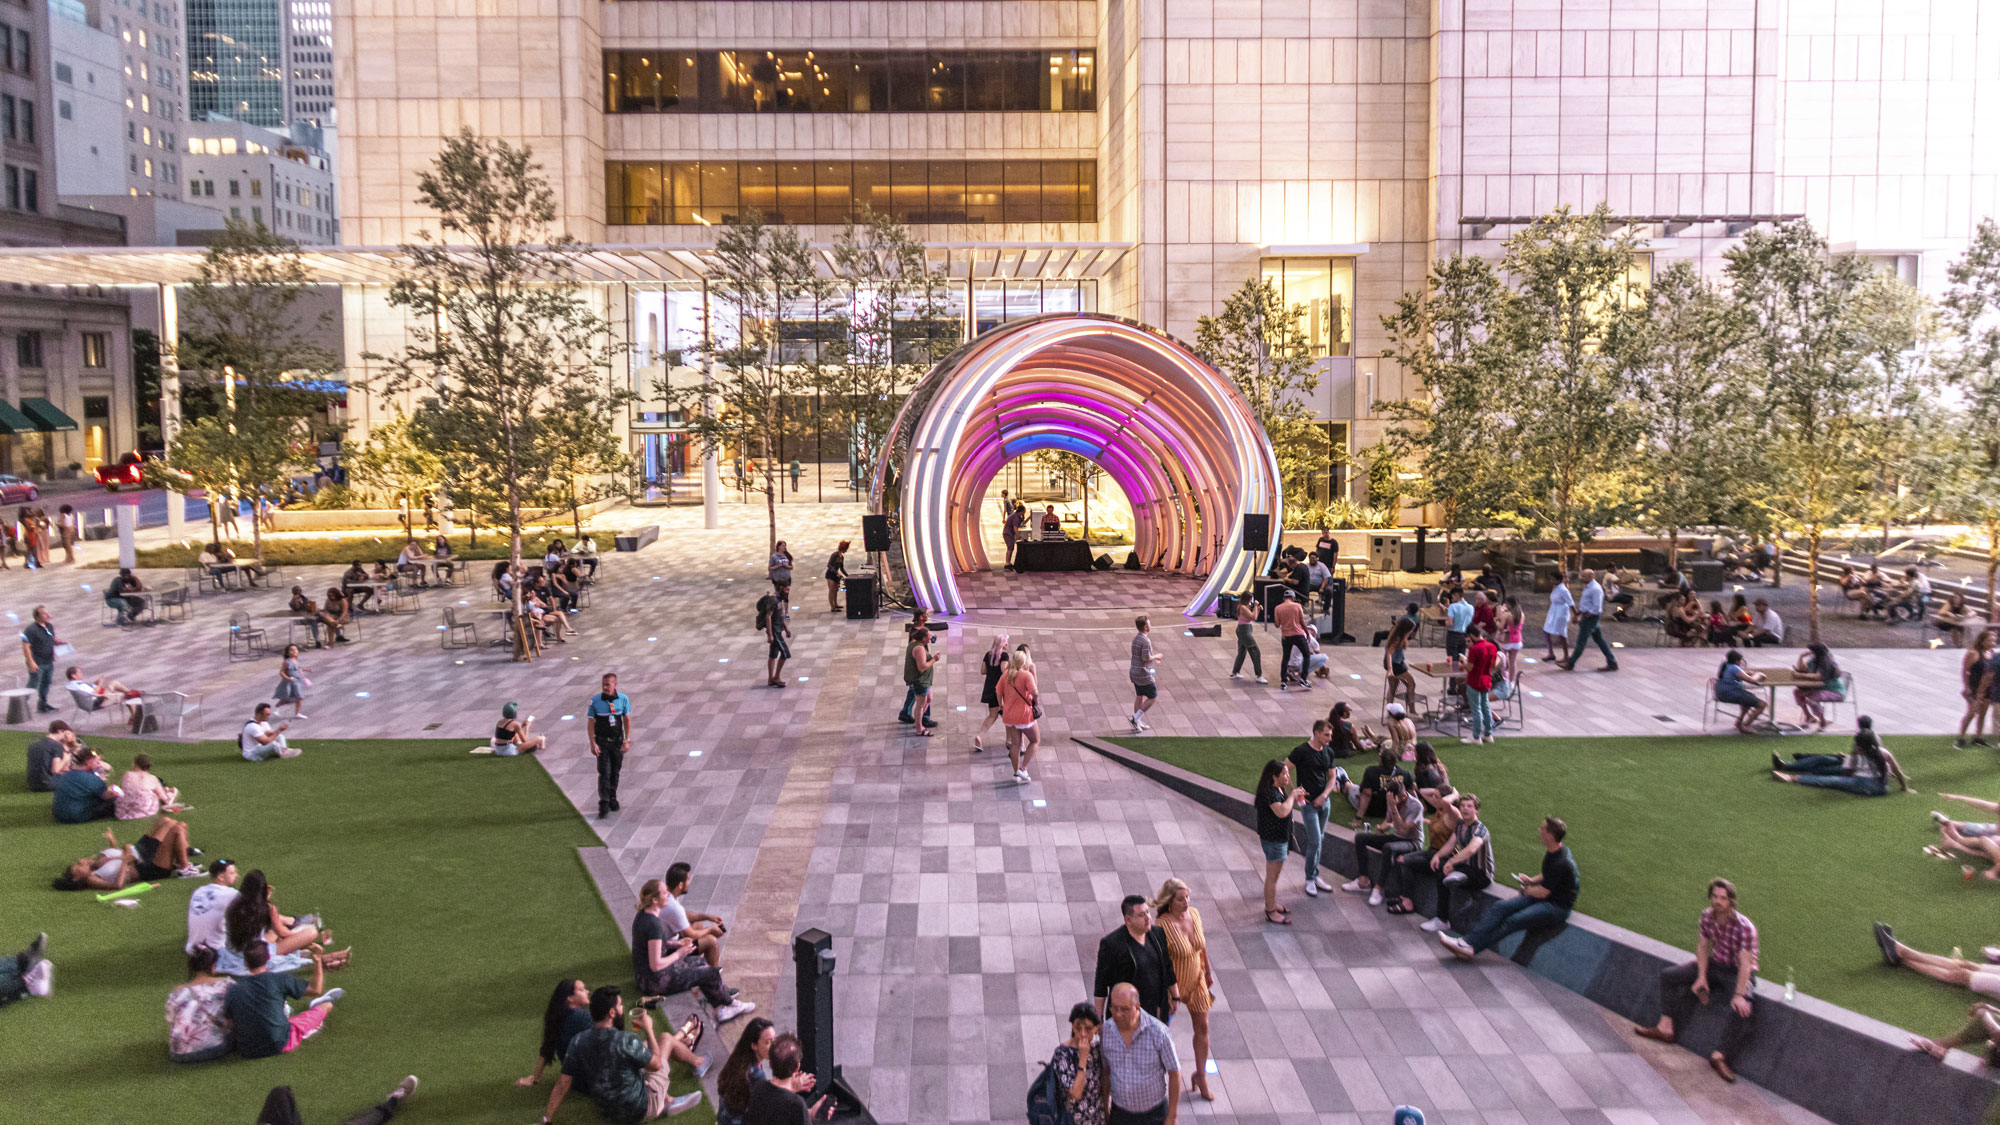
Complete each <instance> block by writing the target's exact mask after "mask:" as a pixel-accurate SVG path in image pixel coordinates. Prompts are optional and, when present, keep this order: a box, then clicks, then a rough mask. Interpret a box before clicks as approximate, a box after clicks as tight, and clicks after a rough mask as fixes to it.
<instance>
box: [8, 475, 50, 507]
mask: <svg viewBox="0 0 2000 1125" xmlns="http://www.w3.org/2000/svg"><path fill="white" fill-rule="evenodd" d="M40 496H41V492H39V491H38V490H37V489H36V488H35V482H34V481H31V480H22V479H21V478H20V477H17V476H11V475H9V474H6V473H0V504H20V503H24V502H26V501H29V500H34V499H37V498H39V497H40Z"/></svg>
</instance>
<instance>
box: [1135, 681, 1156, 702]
mask: <svg viewBox="0 0 2000 1125" xmlns="http://www.w3.org/2000/svg"><path fill="white" fill-rule="evenodd" d="M1132 694H1133V695H1136V696H1138V697H1139V698H1140V699H1158V698H1160V685H1158V684H1133V685H1132Z"/></svg>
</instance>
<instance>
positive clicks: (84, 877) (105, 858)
mask: <svg viewBox="0 0 2000 1125" xmlns="http://www.w3.org/2000/svg"><path fill="white" fill-rule="evenodd" d="M104 838H105V839H106V840H109V841H110V842H111V846H110V847H108V848H105V849H104V850H103V851H101V852H98V853H96V854H94V855H87V856H84V857H83V858H82V859H79V860H77V861H76V862H74V863H72V864H70V865H69V866H68V867H65V868H64V869H63V873H62V874H60V875H58V876H56V877H55V882H54V884H53V885H54V887H55V889H56V890H59V891H117V890H123V889H124V888H126V887H128V886H131V885H132V884H133V883H140V882H151V881H153V880H155V879H172V878H176V877H178V878H182V879H194V878H199V877H200V876H201V869H200V868H198V867H190V866H189V865H188V860H189V857H191V856H192V855H194V854H196V853H195V850H194V849H193V848H190V847H188V831H187V825H185V824H182V823H181V822H180V821H178V820H175V819H174V818H173V817H170V816H168V815H166V814H165V813H162V814H160V819H158V820H156V821H154V822H153V827H152V828H151V829H149V830H148V831H147V832H146V834H145V835H144V836H141V837H139V838H138V839H137V840H134V841H133V842H132V843H130V844H126V845H123V846H121V845H120V844H119V843H118V836H117V834H116V833H115V832H113V831H112V830H111V829H109V828H107V829H105V830H104Z"/></svg>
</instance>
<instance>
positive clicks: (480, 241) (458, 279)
mask: <svg viewBox="0 0 2000 1125" xmlns="http://www.w3.org/2000/svg"><path fill="white" fill-rule="evenodd" d="M417 196H418V199H419V201H420V202H422V203H423V204H424V205H425V206H426V207H428V208H430V209H431V210H432V211H433V212H435V213H436V214H437V220H438V226H439V227H440V228H441V232H442V233H441V234H435V233H433V232H431V231H428V230H425V231H420V232H419V233H418V237H417V241H416V242H414V243H411V244H407V245H405V246H403V247H402V248H401V250H402V254H403V257H404V259H405V265H404V267H403V270H404V272H403V276H402V277H401V279H400V280H398V281H397V282H396V285H395V286H394V288H393V289H391V290H390V294H389V302H390V304H391V305H393V306H395V307H398V308H402V309H404V310H406V312H407V313H408V325H409V327H408V329H407V332H408V336H409V343H408V344H407V345H405V347H404V349H403V351H402V352H401V354H399V355H394V356H371V358H374V359H379V360H381V361H383V363H384V366H385V368H386V372H387V373H386V375H385V377H384V378H383V380H382V382H383V384H384V386H385V387H386V388H387V389H388V390H389V391H390V392H391V393H401V392H410V391H415V392H417V393H419V394H421V395H423V396H424V399H423V402H422V403H421V404H420V407H419V409H420V411H421V412H423V413H424V414H425V415H426V416H427V420H426V429H427V430H429V431H430V432H433V433H440V432H441V433H444V434H447V435H448V436H449V438H450V446H449V448H451V450H452V453H453V455H454V457H455V458H470V459H471V460H472V461H473V462H474V465H475V466H478V467H474V466H467V465H461V464H457V463H453V464H450V465H449V466H448V467H449V468H450V470H451V472H452V476H453V479H454V480H456V479H457V478H458V477H459V476H460V475H461V474H464V473H479V472H488V471H490V472H493V473H496V474H498V477H499V480H498V487H499V489H500V491H501V493H502V495H504V496H505V498H506V506H505V510H506V517H507V533H508V537H509V551H508V557H509V560H510V562H511V563H512V564H513V565H519V564H520V561H521V523H522V520H521V509H522V508H523V507H524V506H525V505H526V503H527V501H528V498H529V496H530V494H531V492H532V491H533V490H534V488H535V486H536V482H538V481H542V480H545V479H546V478H547V475H548V464H547V460H546V453H545V450H546V446H545V445H544V443H543V442H542V441H541V440H540V434H541V430H542V428H543V425H544V420H545V418H546V414H547V411H548V410H549V409H550V407H551V406H552V405H553V404H554V403H555V402H556V401H557V400H558V397H559V396H560V395H561V393H562V392H563V391H564V390H565V389H566V388H568V387H571V386H576V385H579V384H583V385H590V384H597V383H601V382H603V380H604V379H605V378H606V372H607V370H608V368H609V367H610V364H611V360H612V357H613V356H614V354H615V353H616V350H617V346H616V345H615V344H613V343H612V341H611V335H610V332H609V329H608V326H607V325H606V323H605V321H604V318H603V317H602V316H600V315H599V314H598V312H597V310H596V309H594V308H593V307H592V306H591V304H590V302H589V301H588V300H586V299H585V297H584V295H583V293H582V291H581V290H580V288H579V287H578V286H577V284H576V282H575V281H574V280H573V279H574V278H575V276H576V275H577V273H578V272H579V269H578V266H579V261H578V260H579V258H580V257H581V256H582V255H583V254H584V253H585V252H586V251H587V250H588V248H587V247H585V246H584V245H583V244H582V243H580V242H578V241H577V240H575V239H573V238H571V237H570V236H568V235H567V234H563V233H561V232H560V229H559V228H558V226H557V210H556V200H555V193H554V192H553V191H551V190H550V188H549V184H548V180H547V179H546V178H545V177H544V176H543V174H542V170H541V167H540V165H538V164H536V163H535V161H534V158H533V153H532V152H531V151H530V150H529V149H528V148H526V147H520V148H516V147H515V146H513V145H511V144H508V143H507V142H506V141H504V140H497V139H490V138H484V137H480V136H477V135H475V134H474V133H473V132H472V130H471V129H469V128H468V129H463V130H461V131H460V132H459V134H458V135H457V136H454V137H446V138H444V142H443V146H442V148H441V149H440V151H439V152H438V156H437V159H436V160H435V161H433V162H432V164H431V167H430V168H429V169H427V170H426V171H425V172H424V173H423V174H422V175H421V176H420V177H418V180H417ZM447 239H450V240H451V241H447ZM514 596H515V610H516V614H515V618H516V622H517V628H516V630H515V642H514V654H515V659H517V660H526V659H529V653H530V651H531V646H530V645H529V644H528V637H527V628H526V625H525V624H524V623H521V615H520V613H519V609H520V588H519V586H516V587H515V595H514Z"/></svg>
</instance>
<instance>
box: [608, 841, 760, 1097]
mask: <svg viewBox="0 0 2000 1125" xmlns="http://www.w3.org/2000/svg"><path fill="white" fill-rule="evenodd" d="M666 904H667V885H666V883H664V882H662V881H661V880H659V879H648V880H646V884H645V886H642V887H640V888H639V909H638V911H637V913H635V914H633V915H632V975H633V977H635V978H637V980H638V982H639V994H640V995H641V996H672V995H674V994H675V993H678V992H686V991H689V990H690V989H692V990H696V991H699V992H700V993H701V998H702V999H703V1000H705V1001H707V1002H708V1006H709V1007H711V1008H714V1009H715V1022H716V1025H717V1026H721V1025H722V1024H725V1023H728V1022H729V1021H730V1020H733V1019H735V1018H736V1017H737V1016H740V1015H744V1014H747V1013H748V1012H750V1011H752V1010H754V1009H755V1008H756V1007H757V1005H755V1004H752V1003H751V1002H750V1001H748V1000H736V999H734V998H733V994H732V993H731V992H730V991H729V989H728V987H727V986H725V985H724V984H723V983H722V972H721V970H719V969H717V968H715V967H714V966H713V965H710V964H709V963H708V962H707V961H706V960H704V959H703V958H702V956H701V947H700V946H699V945H698V944H696V943H695V942H694V941H691V940H689V939H688V938H687V937H686V936H685V935H682V934H678V933H676V934H669V933H668V932H667V928H666V925H665V924H664V923H662V922H661V921H660V910H661V908H662V907H664V906H666ZM675 1057H676V1058H679V1057H680V1056H678V1055H676V1056H675ZM682 1061H684V1062H687V1063H688V1064H689V1065H691V1066H694V1067H695V1068H696V1069H698V1070H701V1071H703V1072H704V1073H705V1072H706V1070H707V1066H708V1064H707V1063H706V1062H702V1061H700V1060H698V1059H695V1058H694V1055H693V1053H692V1052H689V1054H688V1057H687V1058H686V1059H683V1060H682Z"/></svg>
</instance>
